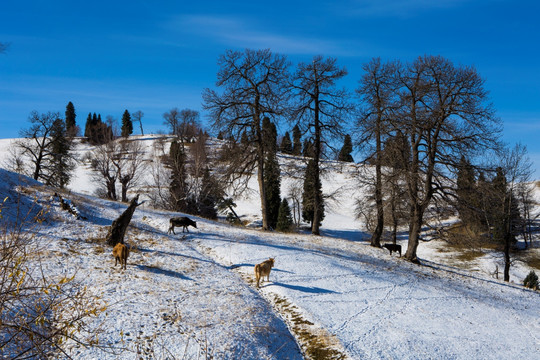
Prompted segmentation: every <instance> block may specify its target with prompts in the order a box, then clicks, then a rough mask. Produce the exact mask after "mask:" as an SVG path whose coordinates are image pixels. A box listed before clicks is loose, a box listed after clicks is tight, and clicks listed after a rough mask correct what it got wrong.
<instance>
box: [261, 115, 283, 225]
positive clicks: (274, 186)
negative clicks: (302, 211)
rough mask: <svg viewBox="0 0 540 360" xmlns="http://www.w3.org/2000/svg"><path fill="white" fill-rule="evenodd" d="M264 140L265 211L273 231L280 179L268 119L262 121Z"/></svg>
mask: <svg viewBox="0 0 540 360" xmlns="http://www.w3.org/2000/svg"><path fill="white" fill-rule="evenodd" d="M262 129H263V139H264V151H265V154H266V155H265V161H264V186H265V195H266V211H267V218H268V225H269V227H270V228H272V229H275V227H276V224H277V218H278V213H279V206H280V203H281V190H280V188H281V179H280V169H279V163H278V161H277V156H276V153H277V143H276V141H277V130H276V125H275V124H273V123H272V122H271V121H270V119H269V118H267V117H265V118H264V119H263V128H262Z"/></svg>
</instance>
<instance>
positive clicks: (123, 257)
mask: <svg viewBox="0 0 540 360" xmlns="http://www.w3.org/2000/svg"><path fill="white" fill-rule="evenodd" d="M112 253H113V256H114V266H116V265H117V264H118V262H119V261H120V269H122V266H123V267H124V269H126V265H127V258H128V255H129V249H128V247H127V246H126V245H124V244H122V243H118V244H116V245H115V246H114V249H113V251H112Z"/></svg>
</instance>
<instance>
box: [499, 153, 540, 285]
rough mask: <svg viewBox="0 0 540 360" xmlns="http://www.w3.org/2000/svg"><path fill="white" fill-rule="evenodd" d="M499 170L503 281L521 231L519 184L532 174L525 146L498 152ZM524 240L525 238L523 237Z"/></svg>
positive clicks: (508, 273) (506, 275) (505, 279)
mask: <svg viewBox="0 0 540 360" xmlns="http://www.w3.org/2000/svg"><path fill="white" fill-rule="evenodd" d="M498 162H499V165H500V166H499V167H498V169H499V171H500V172H501V174H502V175H503V176H504V177H505V179H504V180H505V181H504V184H505V185H506V189H504V191H502V192H500V195H501V196H502V198H501V199H499V200H500V202H501V204H503V206H502V207H501V209H502V210H503V211H502V213H503V214H502V217H499V219H502V221H499V223H502V224H504V226H505V229H502V230H503V231H502V233H503V236H502V238H503V239H502V240H503V243H504V246H503V255H504V281H510V266H511V264H512V262H511V258H510V256H511V247H512V243H513V241H514V240H515V236H516V235H518V233H519V232H521V231H520V230H521V228H522V226H521V224H520V222H522V217H521V216H520V215H521V214H519V213H517V214H516V212H518V211H519V203H518V202H519V197H518V196H517V195H518V193H519V187H520V184H525V183H527V182H528V181H530V178H531V176H532V173H533V171H532V163H531V161H530V159H529V158H528V156H527V147H525V146H523V145H522V144H519V143H518V144H516V145H515V146H514V148H512V149H504V150H503V152H502V153H501V154H500V159H499V161H498ZM498 175H499V174H498ZM525 241H526V239H525Z"/></svg>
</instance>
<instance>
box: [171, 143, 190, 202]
mask: <svg viewBox="0 0 540 360" xmlns="http://www.w3.org/2000/svg"><path fill="white" fill-rule="evenodd" d="M185 163H186V155H185V153H184V150H183V148H182V145H181V144H179V143H178V141H176V140H174V141H173V142H172V143H171V148H170V150H169V166H170V168H171V184H170V187H169V193H170V195H171V206H172V208H173V209H174V210H175V211H184V212H185V211H186V210H187V209H188V194H187V184H186V177H187V174H186V169H185Z"/></svg>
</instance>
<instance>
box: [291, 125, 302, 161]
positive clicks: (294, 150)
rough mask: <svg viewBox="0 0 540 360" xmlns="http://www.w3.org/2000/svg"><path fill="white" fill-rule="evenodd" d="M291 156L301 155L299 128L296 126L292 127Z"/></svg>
mask: <svg viewBox="0 0 540 360" xmlns="http://www.w3.org/2000/svg"><path fill="white" fill-rule="evenodd" d="M292 153H293V155H297V156H298V155H301V154H302V133H301V132H300V128H299V127H298V125H295V126H294V127H293V148H292Z"/></svg>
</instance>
